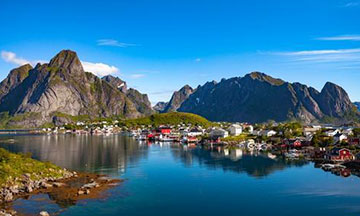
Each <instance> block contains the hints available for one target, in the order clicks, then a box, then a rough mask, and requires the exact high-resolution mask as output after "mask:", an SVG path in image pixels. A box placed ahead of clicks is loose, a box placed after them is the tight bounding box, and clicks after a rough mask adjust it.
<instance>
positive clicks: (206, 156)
mask: <svg viewBox="0 0 360 216" xmlns="http://www.w3.org/2000/svg"><path fill="white" fill-rule="evenodd" d="M172 153H173V154H174V156H175V157H177V158H180V160H181V161H182V162H183V163H184V164H185V165H186V166H192V165H193V164H194V163H198V164H199V165H200V166H205V167H208V168H210V169H223V170H224V171H232V172H236V173H247V174H248V175H250V176H253V177H264V176H267V175H270V174H271V173H273V172H275V171H277V170H283V169H285V168H288V167H291V166H299V167H300V166H304V165H306V164H308V162H307V161H305V160H296V161H289V160H285V159H283V158H282V157H281V158H275V157H274V155H272V154H271V153H254V152H247V151H244V150H242V149H239V148H233V149H223V148H213V149H206V150H205V149H201V148H187V147H186V146H185V147H179V151H172Z"/></svg>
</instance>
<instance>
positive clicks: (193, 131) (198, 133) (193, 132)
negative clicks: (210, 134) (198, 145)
mask: <svg viewBox="0 0 360 216" xmlns="http://www.w3.org/2000/svg"><path fill="white" fill-rule="evenodd" d="M187 135H188V136H201V135H203V131H202V130H200V129H199V128H192V129H191V130H190V131H188V132H187Z"/></svg>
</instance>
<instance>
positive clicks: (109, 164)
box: [0, 135, 360, 216]
mask: <svg viewBox="0 0 360 216" xmlns="http://www.w3.org/2000/svg"><path fill="white" fill-rule="evenodd" d="M1 138H2V139H4V138H5V137H1ZM6 138H14V139H15V140H16V142H15V143H14V144H6V143H1V144H0V146H1V147H4V148H6V149H9V150H11V151H13V152H31V153H32V155H33V157H34V158H37V159H39V160H43V161H51V162H53V163H55V164H57V165H59V166H62V167H66V168H69V169H72V170H77V171H89V172H96V173H104V174H108V175H110V176H112V177H115V178H122V179H126V181H125V182H124V183H122V184H121V185H119V186H117V187H115V188H112V189H110V190H109V191H107V194H108V197H107V198H106V199H101V200H86V201H81V202H78V203H77V204H76V205H73V206H66V207H64V206H62V207H60V206H59V205H57V204H56V203H55V202H54V201H52V200H50V199H49V198H48V196H47V195H37V196H33V197H31V198H30V199H29V200H18V201H16V202H15V203H14V208H15V209H16V210H18V211H21V212H25V213H29V214H31V213H34V214H37V213H38V212H39V211H41V210H47V211H48V212H50V213H54V212H57V213H60V214H61V215H127V216H131V215H167V216H168V215H173V216H174V215H175V216H176V215H181V216H184V215H217V216H218V215H250V214H251V215H305V214H306V215H345V214H346V215H359V214H360V178H359V177H356V176H350V177H348V178H343V177H339V176H335V175H333V174H331V173H329V172H324V171H323V170H321V169H317V168H314V164H312V163H307V162H296V163H295V162H293V163H290V162H285V161H283V160H281V159H275V160H273V159H270V158H268V157H267V156H266V155H258V156H256V155H246V154H243V155H241V152H240V151H239V150H237V151H235V150H233V151H230V152H229V154H228V155H226V154H225V153H224V152H222V151H217V150H213V151H209V150H205V149H200V148H195V149H186V148H184V147H183V146H181V145H176V144H173V145H170V144H168V145H165V144H163V145H159V144H152V145H147V144H146V143H138V142H136V141H135V140H132V139H131V138H128V137H125V136H120V135H112V136H72V135H66V136H65V135H59V136H16V137H6Z"/></svg>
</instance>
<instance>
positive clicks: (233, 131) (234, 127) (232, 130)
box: [229, 124, 242, 136]
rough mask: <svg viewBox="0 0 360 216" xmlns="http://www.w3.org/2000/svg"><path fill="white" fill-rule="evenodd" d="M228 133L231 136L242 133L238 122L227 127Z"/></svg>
mask: <svg viewBox="0 0 360 216" xmlns="http://www.w3.org/2000/svg"><path fill="white" fill-rule="evenodd" d="M229 131H230V135H232V136H238V135H240V134H241V133H242V127H241V126H240V125H238V124H232V125H231V126H230V127H229Z"/></svg>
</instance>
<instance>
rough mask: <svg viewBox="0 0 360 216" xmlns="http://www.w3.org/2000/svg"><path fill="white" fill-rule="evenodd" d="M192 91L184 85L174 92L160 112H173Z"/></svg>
mask: <svg viewBox="0 0 360 216" xmlns="http://www.w3.org/2000/svg"><path fill="white" fill-rule="evenodd" d="M193 91H194V89H193V88H191V87H190V86H189V85H185V86H184V87H182V88H181V89H180V90H179V91H175V92H174V94H173V95H172V97H171V99H170V101H169V102H168V103H167V104H166V106H165V108H164V109H163V110H162V112H174V111H176V110H177V109H178V108H179V107H180V106H181V104H182V103H183V102H184V101H185V100H186V99H187V98H188V97H189V96H190V95H191V94H192V93H193Z"/></svg>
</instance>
